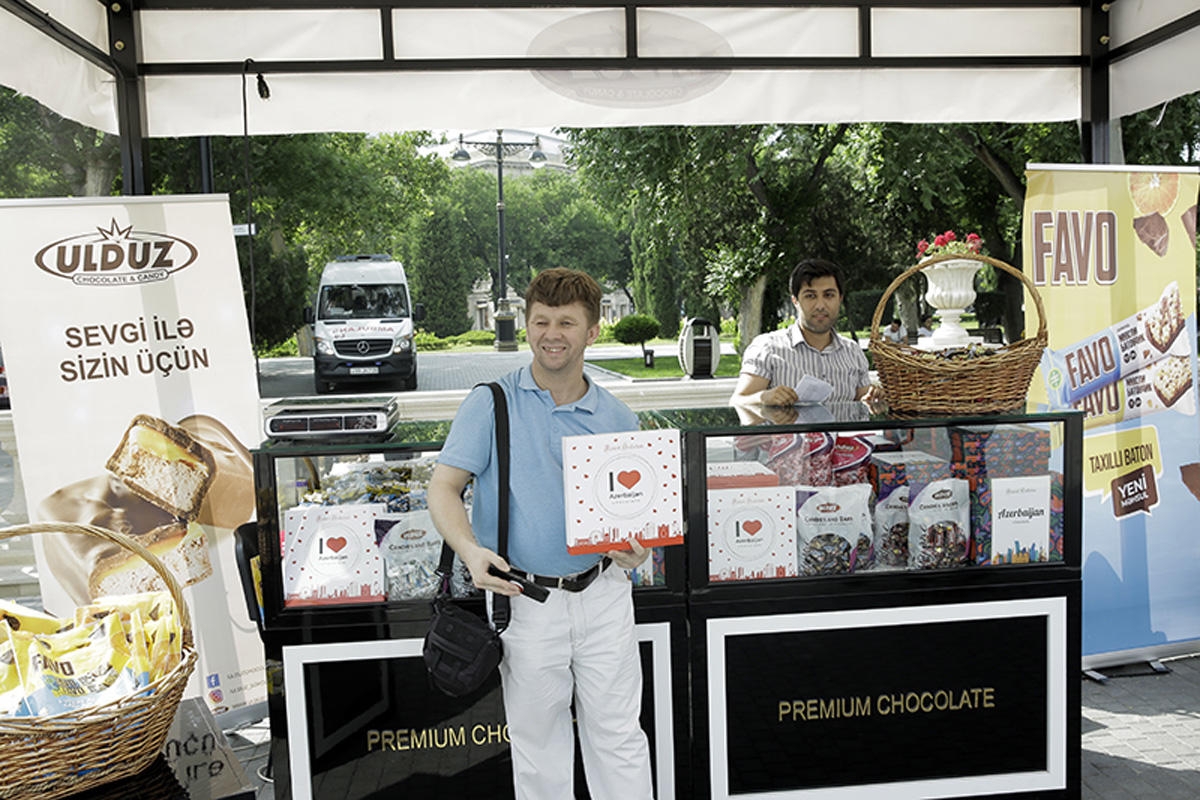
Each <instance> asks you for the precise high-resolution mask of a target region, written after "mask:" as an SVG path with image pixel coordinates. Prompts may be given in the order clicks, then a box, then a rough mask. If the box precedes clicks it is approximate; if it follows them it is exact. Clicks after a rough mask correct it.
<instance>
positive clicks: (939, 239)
mask: <svg viewBox="0 0 1200 800" xmlns="http://www.w3.org/2000/svg"><path fill="white" fill-rule="evenodd" d="M949 241H950V240H949V239H947V238H946V234H944V233H939V234H938V235H937V236H935V237H933V246H934V247H945V246H946V243H947V242H949Z"/></svg>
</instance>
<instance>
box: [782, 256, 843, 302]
mask: <svg viewBox="0 0 1200 800" xmlns="http://www.w3.org/2000/svg"><path fill="white" fill-rule="evenodd" d="M828 276H833V280H834V282H836V283H837V290H838V294H840V295H842V296H845V294H846V292H845V290H844V289H842V270H841V268H840V267H839V266H838V265H837V264H834V263H833V262H832V261H826V260H825V259H823V258H806V259H804V260H803V261H801V262H800V263H799V264H797V265H796V268H795V269H793V270H792V277H791V280H789V281H788V291H790V292H791V293H792V297H797V296H799V294H800V290H801V289H803V288H804V287H805V286H808V285H809V284H810V283H812V282H813V281H814V280H816V279H817V278H825V277H828Z"/></svg>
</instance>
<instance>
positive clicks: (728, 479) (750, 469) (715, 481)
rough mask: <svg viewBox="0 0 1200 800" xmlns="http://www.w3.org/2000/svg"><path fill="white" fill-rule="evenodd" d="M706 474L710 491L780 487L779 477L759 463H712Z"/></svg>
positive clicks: (708, 466) (709, 463)
mask: <svg viewBox="0 0 1200 800" xmlns="http://www.w3.org/2000/svg"><path fill="white" fill-rule="evenodd" d="M705 472H706V473H707V474H706V483H707V488H709V489H747V488H751V487H754V486H778V485H779V476H778V475H776V474H775V473H774V472H772V471H771V470H769V469H767V468H766V467H765V466H764V465H762V464H760V463H758V462H757V461H710V462H708V465H707V467H706V468H705Z"/></svg>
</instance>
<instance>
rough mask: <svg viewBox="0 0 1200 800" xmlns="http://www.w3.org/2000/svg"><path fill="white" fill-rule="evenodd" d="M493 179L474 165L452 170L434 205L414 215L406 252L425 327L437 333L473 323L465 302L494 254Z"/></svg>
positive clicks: (454, 331)
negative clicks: (422, 305)
mask: <svg viewBox="0 0 1200 800" xmlns="http://www.w3.org/2000/svg"><path fill="white" fill-rule="evenodd" d="M494 192H495V179H494V178H493V177H491V176H490V175H488V174H487V173H486V172H482V171H479V170H474V169H457V170H453V172H452V174H451V175H450V178H449V180H448V181H447V183H446V184H444V185H443V187H442V191H441V192H439V193H438V194H436V195H434V196H433V197H432V198H431V199H430V208H429V210H428V211H426V212H425V213H423V214H420V215H414V216H413V217H412V218H411V221H410V224H409V227H408V230H407V237H406V242H405V245H404V247H403V248H402V252H403V253H404V259H405V262H406V264H407V265H408V267H409V275H410V278H411V280H412V283H413V292H414V295H415V299H416V301H417V302H421V303H424V304H425V311H426V317H425V322H424V323H423V325H422V327H424V328H425V329H426V330H428V331H430V332H432V333H435V334H437V335H438V336H443V337H444V336H454V335H457V334H460V333H462V332H464V331H466V330H469V329H470V328H471V318H470V316H469V311H468V309H467V305H466V301H467V297H468V295H469V294H470V292H471V289H472V287H473V286H474V284H475V282H476V281H477V280H479V279H480V278H484V277H486V276H487V275H489V273H490V271H491V269H492V265H493V263H494V260H495V258H496V241H495V236H496V216H495V194H494Z"/></svg>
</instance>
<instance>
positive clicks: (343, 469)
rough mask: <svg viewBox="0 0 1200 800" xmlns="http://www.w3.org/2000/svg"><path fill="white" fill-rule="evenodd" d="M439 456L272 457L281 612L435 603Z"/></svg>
mask: <svg viewBox="0 0 1200 800" xmlns="http://www.w3.org/2000/svg"><path fill="white" fill-rule="evenodd" d="M436 458H437V453H436V451H410V452H389V453H387V454H386V456H385V455H384V454H382V453H359V454H345V453H343V454H340V455H322V454H319V453H314V454H313V455H311V456H304V457H296V458H277V459H275V485H276V501H277V505H278V515H279V516H278V519H279V523H280V550H281V554H282V557H281V562H282V565H283V575H282V579H283V594H284V606H285V607H289V608H290V607H305V606H328V605H342V604H352V603H374V602H383V601H385V600H418V599H430V598H432V597H433V596H434V594H435V593H436V591H437V583H438V581H437V575H436V570H437V565H438V559H439V557H440V554H441V548H442V539H441V537H440V536H439V535H438V533H437V530H436V529H435V528H434V526H433V521H432V520H431V519H430V517H429V510H428V504H427V502H426V490H427V488H428V485H429V479H430V476H431V475H432V474H433V467H434V464H435V462H436ZM468 499H469V497H468ZM456 579H458V580H457V581H456V582H458V583H462V577H461V575H456Z"/></svg>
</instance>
